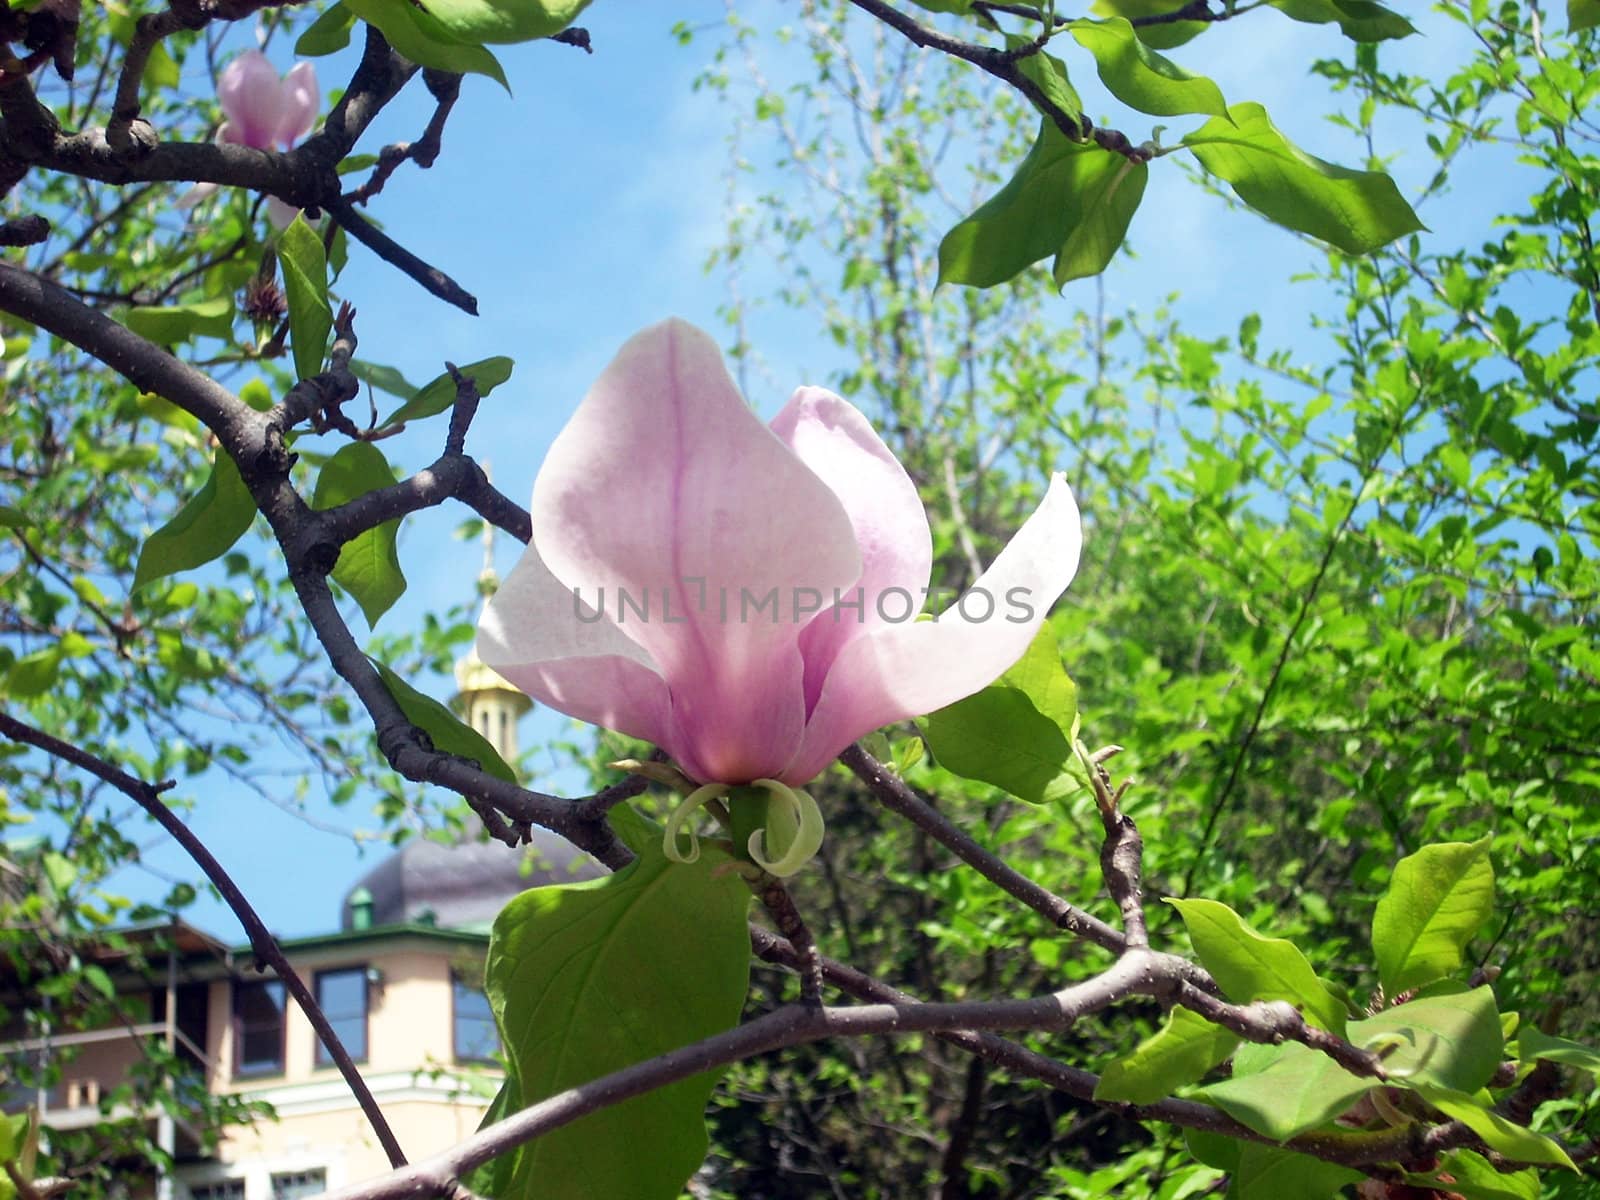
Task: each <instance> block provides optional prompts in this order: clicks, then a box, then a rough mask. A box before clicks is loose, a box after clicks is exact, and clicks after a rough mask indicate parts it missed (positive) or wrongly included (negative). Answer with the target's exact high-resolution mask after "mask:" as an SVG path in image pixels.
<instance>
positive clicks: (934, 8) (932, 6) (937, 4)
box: [911, 0, 972, 16]
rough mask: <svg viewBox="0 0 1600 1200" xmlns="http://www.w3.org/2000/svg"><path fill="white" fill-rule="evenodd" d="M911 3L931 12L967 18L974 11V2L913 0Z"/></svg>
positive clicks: (968, 0) (967, 0) (963, 0)
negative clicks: (953, 14)
mask: <svg viewBox="0 0 1600 1200" xmlns="http://www.w3.org/2000/svg"><path fill="white" fill-rule="evenodd" d="M911 3H913V4H915V5H916V6H917V7H918V8H925V9H927V10H928V11H929V12H936V13H955V14H956V15H957V16H965V15H966V14H967V13H969V12H971V11H972V0H911Z"/></svg>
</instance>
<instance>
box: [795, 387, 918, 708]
mask: <svg viewBox="0 0 1600 1200" xmlns="http://www.w3.org/2000/svg"><path fill="white" fill-rule="evenodd" d="M772 431H773V432H774V433H776V434H777V435H778V436H779V437H780V438H782V439H783V440H784V442H785V443H787V444H788V446H789V447H790V449H792V450H793V451H794V452H795V454H796V455H798V456H799V458H800V461H801V462H803V463H805V464H806V466H808V467H810V468H811V469H812V470H813V471H815V472H816V474H817V477H818V478H819V479H821V480H822V482H823V483H825V484H827V485H828V487H829V488H830V489H831V490H832V491H833V494H834V495H835V496H837V497H838V498H839V501H840V503H841V504H843V506H844V511H845V512H846V513H847V514H848V515H849V517H850V524H851V527H852V528H853V529H854V531H855V538H856V546H857V547H858V548H859V549H860V551H861V579H860V581H859V582H858V583H857V584H856V586H855V588H853V589H852V590H851V594H850V595H849V596H848V597H847V600H848V603H846V604H842V605H837V606H830V607H829V609H828V610H827V611H824V612H822V613H820V614H819V615H818V616H817V617H816V619H815V620H813V621H812V622H811V624H810V625H808V626H807V627H806V629H805V632H804V633H803V634H802V635H801V640H800V650H801V654H802V655H803V656H804V657H805V661H806V705H807V712H810V710H811V708H812V707H814V706H815V705H816V702H817V699H818V697H819V696H820V695H821V692H822V682H823V680H824V678H825V677H826V676H827V673H828V668H829V667H830V666H831V665H832V663H833V660H834V657H835V656H836V655H837V654H838V653H839V648H840V647H841V646H843V645H844V644H845V643H846V642H848V641H850V640H851V639H852V638H855V637H858V636H860V635H861V634H863V633H866V632H868V631H870V630H871V629H874V628H876V627H877V626H879V625H881V624H883V618H882V616H881V615H880V614H881V612H882V609H883V605H881V604H880V600H886V599H892V600H893V601H894V602H895V607H894V608H892V609H891V610H890V611H891V613H898V612H899V611H900V597H899V596H898V595H897V596H893V597H892V598H886V597H885V596H884V593H885V592H888V591H893V592H901V593H904V596H905V601H904V602H905V603H907V604H909V605H911V608H912V611H913V612H915V611H918V610H920V609H921V608H922V601H923V589H924V588H925V587H927V586H928V575H929V572H930V571H931V570H932V568H933V535H932V534H931V533H930V532H929V530H928V514H927V513H926V512H925V511H924V510H923V507H922V498H921V497H920V496H919V495H918V494H917V485H916V484H914V483H912V482H911V477H910V476H909V475H907V474H906V469H905V468H904V467H902V466H901V465H900V460H899V459H897V458H896V457H895V456H894V454H893V452H892V451H890V449H889V447H887V446H885V445H884V444H883V439H882V438H880V437H879V436H878V433H877V430H875V429H873V428H872V425H871V423H869V422H868V420H867V419H866V417H864V416H862V415H861V412H860V411H859V410H858V409H857V408H856V407H855V405H853V404H851V403H849V402H848V401H846V400H843V399H841V398H840V397H838V396H836V395H834V394H833V393H832V392H830V391H827V390H825V389H823V388H817V387H803V388H800V389H799V390H798V391H796V392H795V394H794V397H793V398H792V399H791V400H790V401H789V403H788V404H787V405H786V406H785V407H784V410H783V411H782V412H780V413H779V414H778V415H777V416H776V417H775V418H774V419H773V422H772Z"/></svg>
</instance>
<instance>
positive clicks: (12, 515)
mask: <svg viewBox="0 0 1600 1200" xmlns="http://www.w3.org/2000/svg"><path fill="white" fill-rule="evenodd" d="M33 526H34V522H33V519H32V518H30V517H28V516H25V515H24V514H23V513H22V511H21V510H20V509H16V508H12V507H11V506H10V505H9V504H0V529H32V528H33Z"/></svg>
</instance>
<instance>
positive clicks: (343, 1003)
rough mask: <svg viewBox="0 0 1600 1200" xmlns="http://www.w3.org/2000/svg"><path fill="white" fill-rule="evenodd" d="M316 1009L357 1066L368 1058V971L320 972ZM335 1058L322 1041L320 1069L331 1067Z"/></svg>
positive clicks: (347, 968)
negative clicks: (317, 1008)
mask: <svg viewBox="0 0 1600 1200" xmlns="http://www.w3.org/2000/svg"><path fill="white" fill-rule="evenodd" d="M317 1005H318V1006H319V1007H320V1008H321V1009H322V1015H323V1016H325V1017H327V1018H328V1024H329V1025H332V1026H333V1031H334V1032H335V1033H337V1034H338V1035H339V1040H340V1041H341V1042H343V1043H344V1048H345V1049H346V1050H348V1051H349V1052H350V1057H351V1058H353V1059H355V1061H356V1062H364V1061H365V1060H366V1057H367V969H366V967H343V968H341V969H339V970H337V971H318V972H317ZM332 1065H333V1056H332V1055H330V1054H329V1053H328V1048H327V1047H326V1046H324V1045H323V1044H322V1043H321V1042H320V1041H319V1042H318V1043H317V1066H319V1067H331V1066H332Z"/></svg>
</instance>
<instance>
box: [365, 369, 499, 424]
mask: <svg viewBox="0 0 1600 1200" xmlns="http://www.w3.org/2000/svg"><path fill="white" fill-rule="evenodd" d="M515 365H516V364H515V363H513V362H512V361H511V359H509V358H506V357H505V356H504V355H496V356H494V357H493V358H484V359H479V360H478V361H477V362H474V363H468V364H467V365H466V366H464V367H461V368H460V371H461V373H462V374H463V375H465V376H466V377H467V378H468V379H470V380H472V381H473V382H474V383H476V384H477V385H478V398H479V399H480V400H481V399H482V398H483V397H485V396H487V395H488V394H489V393H490V392H492V391H494V389H495V388H497V387H499V386H500V385H501V384H502V383H504V382H505V381H506V380H508V379H510V378H511V372H512V369H513V368H514V367H515ZM402 382H404V381H403V380H402ZM455 402H456V382H455V380H453V379H451V378H450V375H449V372H445V373H444V374H442V375H437V376H435V377H434V378H433V379H430V380H429V381H428V382H427V383H425V384H423V385H422V386H421V387H420V388H417V389H416V392H415V394H414V395H412V396H411V398H410V399H408V400H407V401H406V402H405V403H404V404H402V405H401V406H400V407H399V408H397V409H395V410H394V412H392V413H390V414H389V415H388V416H387V417H386V418H384V422H383V425H382V426H381V428H384V429H387V428H389V427H390V426H392V425H402V424H404V423H405V422H407V421H420V420H422V419H423V418H424V417H431V416H434V415H436V414H438V413H442V412H444V411H445V409H447V408H449V407H450V406H451V405H452V404H454V403H455Z"/></svg>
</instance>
